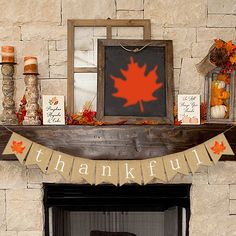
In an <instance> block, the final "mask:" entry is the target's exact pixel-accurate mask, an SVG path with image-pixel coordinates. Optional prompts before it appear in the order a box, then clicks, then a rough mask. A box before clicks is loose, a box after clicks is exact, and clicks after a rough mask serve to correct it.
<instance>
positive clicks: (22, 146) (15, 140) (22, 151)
mask: <svg viewBox="0 0 236 236" xmlns="http://www.w3.org/2000/svg"><path fill="white" fill-rule="evenodd" d="M31 145H32V141H30V140H29V139H27V138H24V137H22V136H21V135H19V134H16V133H12V135H11V138H10V139H9V141H8V143H7V146H6V147H5V149H4V151H3V153H2V154H3V155H7V154H15V155H16V157H17V159H18V160H19V162H20V163H21V164H23V162H24V160H25V158H26V155H27V154H28V151H29V149H30V147H31Z"/></svg>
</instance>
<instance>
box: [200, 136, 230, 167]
mask: <svg viewBox="0 0 236 236" xmlns="http://www.w3.org/2000/svg"><path fill="white" fill-rule="evenodd" d="M204 144H205V145H206V148H207V150H208V152H209V154H210V156H211V159H212V161H213V162H214V163H215V164H216V163H217V162H218V161H219V159H220V158H221V156H222V155H234V152H233V151H232V149H231V147H230V145H229V143H228V140H227V139H226V138H225V135H224V134H223V133H222V134H219V135H217V136H216V137H214V138H212V139H210V140H208V141H206V142H205V143H204Z"/></svg>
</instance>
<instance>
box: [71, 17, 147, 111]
mask: <svg viewBox="0 0 236 236" xmlns="http://www.w3.org/2000/svg"><path fill="white" fill-rule="evenodd" d="M77 27H78V28H85V27H100V28H101V27H104V28H106V38H107V39H111V38H112V29H113V28H119V27H140V28H142V29H143V39H145V40H148V39H151V22H150V20H148V19H145V20H143V19H129V20H127V19H117V20H116V19H115V20H113V19H106V20H105V19H70V20H68V21H67V113H68V114H73V113H74V112H78V111H74V80H75V79H74V74H75V73H97V67H75V63H74V52H75V45H74V44H75V28H77Z"/></svg>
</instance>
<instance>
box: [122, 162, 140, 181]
mask: <svg viewBox="0 0 236 236" xmlns="http://www.w3.org/2000/svg"><path fill="white" fill-rule="evenodd" d="M126 183H137V184H140V185H141V184H142V172H141V162H140V161H119V184H120V185H123V184H126Z"/></svg>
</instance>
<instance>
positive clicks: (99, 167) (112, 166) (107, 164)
mask: <svg viewBox="0 0 236 236" xmlns="http://www.w3.org/2000/svg"><path fill="white" fill-rule="evenodd" d="M118 182H119V176H118V161H96V184H101V183H111V184H114V185H118Z"/></svg>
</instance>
